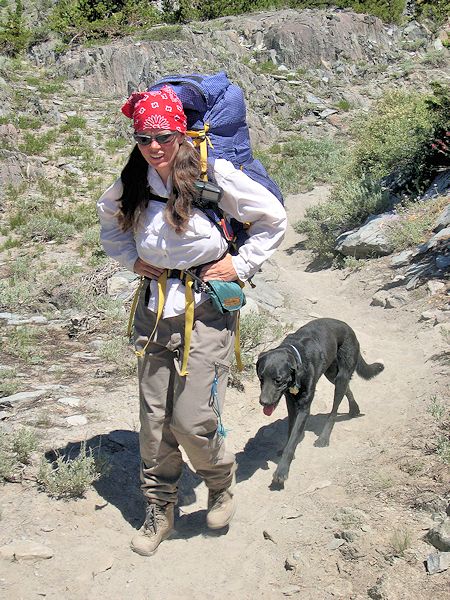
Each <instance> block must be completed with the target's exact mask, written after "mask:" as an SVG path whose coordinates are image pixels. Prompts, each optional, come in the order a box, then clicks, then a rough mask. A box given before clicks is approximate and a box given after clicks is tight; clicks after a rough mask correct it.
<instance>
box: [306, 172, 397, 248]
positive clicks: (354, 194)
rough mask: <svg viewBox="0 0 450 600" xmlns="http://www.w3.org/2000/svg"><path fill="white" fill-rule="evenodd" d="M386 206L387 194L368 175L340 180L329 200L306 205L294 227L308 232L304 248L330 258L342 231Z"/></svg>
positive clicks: (387, 202) (356, 224)
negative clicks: (303, 212)
mask: <svg viewBox="0 0 450 600" xmlns="http://www.w3.org/2000/svg"><path fill="white" fill-rule="evenodd" d="M388 205H389V195H388V194H387V192H385V191H383V189H382V188H381V185H380V184H379V183H377V182H375V181H373V180H371V179H369V178H367V179H365V180H364V179H363V180H358V179H355V178H354V179H350V180H345V179H342V180H341V181H340V182H339V184H338V185H337V186H336V187H335V188H334V189H333V191H332V193H331V197H330V199H329V200H327V201H326V202H323V203H321V204H318V205H317V206H312V207H309V208H307V210H306V213H305V217H304V219H302V220H300V221H298V222H297V223H296V224H295V225H294V229H295V231H296V232H297V233H303V234H306V235H307V240H306V242H305V246H306V247H307V248H309V249H310V250H312V251H313V252H314V253H315V254H317V255H318V256H320V257H323V258H327V259H329V258H331V257H332V256H333V254H334V247H335V240H336V238H337V237H338V236H339V235H340V234H341V233H343V232H344V231H347V230H349V229H352V228H353V227H356V226H358V225H360V224H361V223H362V222H363V221H364V220H365V219H366V218H367V217H368V216H369V215H371V214H377V213H380V212H383V211H384V210H385V209H386V208H387V207H388Z"/></svg>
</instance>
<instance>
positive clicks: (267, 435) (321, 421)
mask: <svg viewBox="0 0 450 600" xmlns="http://www.w3.org/2000/svg"><path fill="white" fill-rule="evenodd" d="M360 416H364V415H360ZM350 418H351V417H350V416H349V415H348V414H345V413H342V414H338V415H337V417H336V427H339V423H340V422H342V421H348V420H350ZM327 419H328V413H319V414H316V415H310V417H309V418H308V421H307V422H306V427H305V431H311V432H313V433H314V434H315V435H317V437H319V435H320V434H321V432H322V430H323V428H324V426H325V423H326V420H327ZM287 435H288V421H287V418H285V419H278V420H277V421H273V422H272V423H270V424H269V425H264V426H263V427H261V428H260V429H259V430H258V431H257V433H256V435H255V436H254V437H252V438H250V439H249V440H248V442H247V443H246V444H245V446H244V449H243V450H242V452H238V453H237V454H236V462H237V464H238V469H237V473H236V481H237V482H238V483H239V482H240V481H246V480H247V479H250V478H251V477H252V475H253V474H254V473H255V472H256V471H257V470H258V469H263V470H267V469H269V468H270V467H269V461H270V462H274V463H278V460H279V458H280V455H281V453H282V451H283V448H284V446H285V444H286V442H287ZM303 438H304V435H303V436H302V437H301V439H300V441H299V445H300V444H301V443H302V442H303ZM332 444H333V434H331V442H330V445H332ZM317 451H318V452H320V448H318V449H317Z"/></svg>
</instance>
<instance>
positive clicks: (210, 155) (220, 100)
mask: <svg viewBox="0 0 450 600" xmlns="http://www.w3.org/2000/svg"><path fill="white" fill-rule="evenodd" d="M163 85H170V86H171V87H172V88H173V89H174V90H175V92H176V94H177V95H178V97H179V98H180V100H181V102H182V103H183V108H184V111H185V113H186V117H187V127H188V132H187V133H188V135H189V136H190V137H191V138H192V140H193V142H194V144H195V145H196V146H197V147H198V148H199V149H200V157H201V160H202V178H203V179H204V180H207V165H208V162H209V163H211V162H213V160H214V159H215V158H225V159H227V160H229V161H230V162H232V163H233V165H234V166H235V167H236V168H237V169H241V170H242V171H243V172H244V173H245V174H246V175H248V176H249V177H251V178H252V179H253V180H254V181H257V182H258V183H260V184H261V185H263V186H264V187H265V188H267V189H268V190H269V191H270V192H272V194H273V195H274V196H276V197H277V198H278V200H279V201H280V202H281V203H282V204H284V201H283V195H282V193H281V191H280V188H279V187H278V186H277V184H276V183H275V182H274V181H273V180H272V179H271V178H270V177H269V175H268V174H267V171H266V169H265V168H264V166H263V165H262V163H261V162H260V161H259V160H258V159H256V158H254V157H253V153H252V148H251V144H250V134H249V130H248V125H247V122H246V112H247V111H246V107H245V100H244V94H243V92H242V90H241V88H240V87H239V86H237V85H236V84H234V83H231V82H230V80H229V79H228V77H227V75H226V73H224V72H223V71H221V72H220V73H216V74H215V75H199V74H196V73H194V74H191V75H168V76H166V77H163V78H162V79H160V80H159V81H158V82H157V83H155V84H154V85H152V86H150V87H149V88H148V90H149V91H151V90H159V89H161V87H162V86H163Z"/></svg>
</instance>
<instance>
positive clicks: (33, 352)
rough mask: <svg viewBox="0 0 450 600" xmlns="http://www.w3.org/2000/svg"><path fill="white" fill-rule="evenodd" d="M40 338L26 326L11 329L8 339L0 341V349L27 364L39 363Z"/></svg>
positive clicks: (40, 358) (40, 357)
mask: <svg viewBox="0 0 450 600" xmlns="http://www.w3.org/2000/svg"><path fill="white" fill-rule="evenodd" d="M41 343H42V339H41V336H40V335H39V333H38V332H37V331H35V330H34V329H30V327H28V326H19V327H15V328H12V329H11V331H10V333H9V335H8V337H7V338H4V339H3V340H0V349H1V350H2V351H3V352H6V354H9V355H10V356H13V357H16V358H19V359H21V360H23V361H24V362H25V363H27V364H37V363H39V362H41V360H42V355H41Z"/></svg>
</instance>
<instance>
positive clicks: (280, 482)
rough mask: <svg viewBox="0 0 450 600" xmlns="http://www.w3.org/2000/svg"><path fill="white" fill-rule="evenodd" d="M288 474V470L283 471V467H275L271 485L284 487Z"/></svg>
mask: <svg viewBox="0 0 450 600" xmlns="http://www.w3.org/2000/svg"><path fill="white" fill-rule="evenodd" d="M288 476H289V473H288V471H285V470H284V469H276V471H275V473H274V474H273V477H272V485H273V486H281V487H284V482H285V481H286V480H287V478H288Z"/></svg>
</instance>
